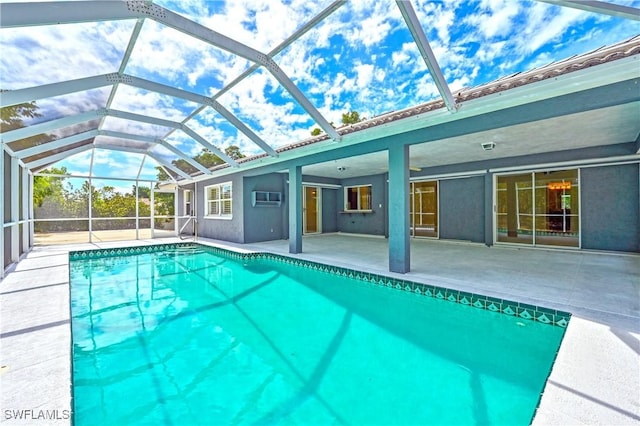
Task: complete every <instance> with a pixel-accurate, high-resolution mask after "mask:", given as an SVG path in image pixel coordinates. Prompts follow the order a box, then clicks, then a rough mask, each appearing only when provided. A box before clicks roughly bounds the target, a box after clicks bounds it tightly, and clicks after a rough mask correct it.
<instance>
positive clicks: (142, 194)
mask: <svg viewBox="0 0 640 426" xmlns="http://www.w3.org/2000/svg"><path fill="white" fill-rule="evenodd" d="M136 187H137V188H138V198H146V199H149V198H151V189H150V188H149V187H148V186H140V185H136V184H135V183H134V184H133V185H132V187H131V196H132V197H135V196H136Z"/></svg>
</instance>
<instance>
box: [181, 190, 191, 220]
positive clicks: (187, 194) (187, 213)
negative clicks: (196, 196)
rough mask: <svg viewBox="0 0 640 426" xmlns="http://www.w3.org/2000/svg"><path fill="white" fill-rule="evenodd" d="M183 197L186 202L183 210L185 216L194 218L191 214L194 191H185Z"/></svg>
mask: <svg viewBox="0 0 640 426" xmlns="http://www.w3.org/2000/svg"><path fill="white" fill-rule="evenodd" d="M182 197H183V201H184V203H183V208H182V211H183V213H184V216H192V214H191V213H192V212H193V191H192V190H190V189H185V190H184V193H183V194H182Z"/></svg>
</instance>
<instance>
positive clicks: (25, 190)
mask: <svg viewBox="0 0 640 426" xmlns="http://www.w3.org/2000/svg"><path fill="white" fill-rule="evenodd" d="M20 186H21V189H20V191H21V192H22V205H21V206H20V220H21V221H22V231H21V233H20V238H22V249H23V250H24V252H25V253H26V252H28V251H29V250H30V249H31V245H30V244H29V235H30V231H29V229H30V228H31V222H30V221H29V196H30V195H31V190H30V188H29V170H27V169H26V168H23V169H22V176H21V182H20Z"/></svg>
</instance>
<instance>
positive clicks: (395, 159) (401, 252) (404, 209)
mask: <svg viewBox="0 0 640 426" xmlns="http://www.w3.org/2000/svg"><path fill="white" fill-rule="evenodd" d="M410 267H411V250H410V240H409V146H408V145H394V146H392V147H390V148H389V271H391V272H399V273H401V274H404V273H407V272H409V270H410Z"/></svg>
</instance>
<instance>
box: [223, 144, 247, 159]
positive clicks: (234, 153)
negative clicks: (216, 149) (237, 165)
mask: <svg viewBox="0 0 640 426" xmlns="http://www.w3.org/2000/svg"><path fill="white" fill-rule="evenodd" d="M224 153H225V154H227V155H228V156H229V157H231V158H233V159H234V160H239V159H240V158H244V157H245V155H244V154H243V153H242V152H240V147H239V146H237V145H229V146H228V147H226V148H225V149H224Z"/></svg>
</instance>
